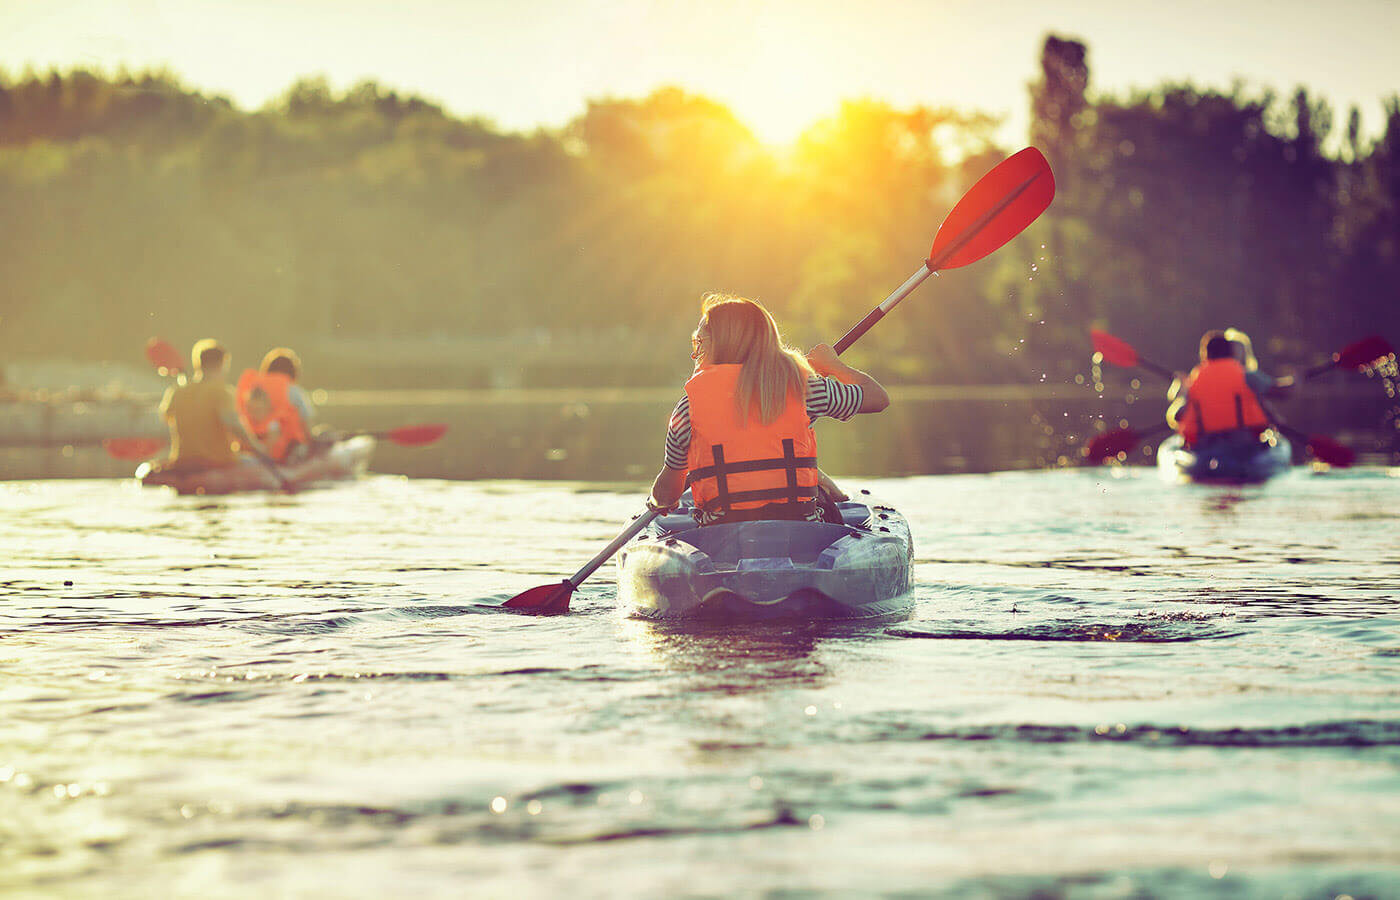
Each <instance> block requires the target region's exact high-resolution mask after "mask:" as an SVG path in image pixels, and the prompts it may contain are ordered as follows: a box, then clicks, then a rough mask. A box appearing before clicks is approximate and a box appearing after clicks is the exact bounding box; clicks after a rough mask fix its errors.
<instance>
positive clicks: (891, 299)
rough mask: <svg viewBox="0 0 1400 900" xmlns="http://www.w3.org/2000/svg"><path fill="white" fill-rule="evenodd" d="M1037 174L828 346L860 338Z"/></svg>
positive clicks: (837, 346)
mask: <svg viewBox="0 0 1400 900" xmlns="http://www.w3.org/2000/svg"><path fill="white" fill-rule="evenodd" d="M1040 177H1041V176H1040V173H1039V172H1037V173H1036V174H1035V175H1032V176H1031V177H1030V178H1027V179H1026V180H1025V181H1023V182H1021V184H1020V185H1018V186H1017V187H1016V189H1015V190H1013V191H1011V193H1009V194H1007V195H1006V196H1005V197H1003V198H1002V199H1001V200H1000V201H998V202H997V204H996V205H995V206H993V207H992V208H991V209H989V210H987V211H986V212H984V213H983V214H982V215H980V216H978V217H977V220H976V221H974V222H973V223H972V224H971V225H969V226H968V227H967V228H965V229H964V230H963V232H962V234H960V235H958V236H957V237H956V238H954V239H953V240H952V241H951V242H949V244H948V246H946V247H944V248H943V249H942V250H940V251H938V253H937V254H936V255H934V256H931V257H929V258H928V259H926V260H925V261H924V264H923V265H922V266H920V267H919V270H918V271H917V272H915V273H914V274H913V275H910V276H909V278H908V280H907V281H905V282H904V283H903V284H901V285H900V286H899V287H898V288H896V289H895V292H894V293H893V294H890V295H889V296H888V297H886V298H885V299H884V300H882V301H880V305H879V306H877V307H875V308H874V309H872V310H871V311H870V312H868V313H866V314H865V318H863V319H861V320H860V321H859V322H857V323H856V324H855V327H854V328H852V329H851V330H850V331H848V332H846V333H845V334H844V335H842V336H841V340H839V341H837V342H836V344H835V346H834V347H833V348H832V349H833V350H835V351H836V355H837V356H840V355H841V354H842V353H844V352H845V351H846V350H847V349H848V348H849V347H850V346H851V345H852V344H854V343H855V342H856V341H858V340H860V336H861V335H863V334H865V333H866V332H867V331H869V330H870V329H871V328H873V327H874V325H875V323H876V322H878V321H880V320H881V319H883V318H884V317H885V314H886V313H888V312H889V311H890V310H892V309H894V308H895V307H896V306H898V305H899V301H901V300H903V299H904V298H905V297H907V296H909V294H910V292H912V291H913V290H914V288H916V287H918V286H919V285H921V284H923V282H924V279H925V278H927V277H929V276H930V275H932V274H933V273H934V272H937V271H938V270H939V269H941V268H943V266H944V265H945V264H946V263H947V262H948V260H950V259H952V258H953V255H954V254H956V253H957V252H958V251H959V250H961V249H962V248H963V247H964V246H966V245H967V242H968V241H970V240H972V239H973V238H975V237H976V236H977V235H978V233H979V232H981V230H982V229H983V228H985V227H986V226H987V224H988V223H989V222H991V221H992V220H993V219H995V218H996V217H997V216H999V215H1001V213H1002V212H1003V211H1005V209H1006V208H1007V207H1008V206H1010V205H1011V204H1012V203H1014V202H1016V199H1017V198H1018V197H1020V196H1021V195H1022V194H1024V193H1025V192H1026V189H1027V188H1029V187H1030V186H1031V185H1032V184H1034V183H1035V182H1036V180H1037V179H1038V178H1040Z"/></svg>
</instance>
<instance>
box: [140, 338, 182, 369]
mask: <svg viewBox="0 0 1400 900" xmlns="http://www.w3.org/2000/svg"><path fill="white" fill-rule="evenodd" d="M146 359H147V360H148V361H149V362H150V364H151V365H153V366H155V367H156V370H157V371H159V372H160V374H162V375H174V374H176V373H177V372H182V371H184V368H185V360H184V358H183V357H182V356H180V351H178V350H176V349H175V348H174V347H173V346H171V345H170V342H169V341H166V340H164V339H163V338H158V337H153V338H151V339H150V340H148V341H146Z"/></svg>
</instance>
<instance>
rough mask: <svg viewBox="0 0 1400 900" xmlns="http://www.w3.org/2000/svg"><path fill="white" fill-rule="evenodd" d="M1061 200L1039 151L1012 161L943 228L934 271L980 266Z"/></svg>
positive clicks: (977, 187)
mask: <svg viewBox="0 0 1400 900" xmlns="http://www.w3.org/2000/svg"><path fill="white" fill-rule="evenodd" d="M1054 198H1055V176H1054V175H1053V174H1052V173H1051V172H1050V164H1049V163H1048V162H1046V161H1045V157H1044V156H1043V155H1042V154H1041V152H1040V151H1039V150H1037V149H1035V148H1034V147H1027V148H1026V149H1024V150H1022V151H1020V152H1019V153H1016V154H1013V155H1011V156H1008V157H1007V158H1006V159H1004V160H1002V161H1001V162H1000V163H998V164H997V166H996V168H994V169H992V171H990V172H988V173H987V174H986V175H983V176H982V177H981V179H979V180H978V182H977V183H976V184H974V185H973V186H972V189H971V190H969V191H968V192H967V193H966V194H964V195H963V198H962V199H961V200H959V201H958V205H957V206H954V207H953V211H952V212H950V213H948V218H946V219H944V220H943V224H942V225H940V226H939V227H938V235H937V236H936V237H935V238H934V239H933V249H932V250H931V251H929V268H930V269H933V270H935V271H936V270H938V269H956V268H957V267H958V266H965V265H967V264H968V263H972V262H976V261H977V260H979V259H981V258H982V257H984V256H986V255H987V254H988V253H991V252H992V251H993V250H995V249H997V248H998V247H1000V246H1002V245H1003V244H1005V243H1006V242H1007V241H1009V240H1011V239H1012V238H1014V237H1015V236H1016V235H1018V234H1020V233H1021V232H1022V231H1024V230H1025V227H1026V226H1027V225H1029V224H1031V223H1032V222H1034V221H1035V220H1036V218H1037V217H1038V216H1039V215H1040V214H1041V213H1043V212H1044V211H1045V208H1046V207H1047V206H1049V205H1050V201H1051V200H1053V199H1054Z"/></svg>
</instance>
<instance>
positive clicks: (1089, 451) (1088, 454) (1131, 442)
mask: <svg viewBox="0 0 1400 900" xmlns="http://www.w3.org/2000/svg"><path fill="white" fill-rule="evenodd" d="M1089 337H1090V339H1091V340H1092V341H1093V343H1094V352H1096V353H1098V354H1099V355H1100V356H1102V357H1103V358H1104V360H1105V361H1106V362H1110V363H1112V364H1113V365H1115V366H1123V367H1125V368H1139V369H1146V370H1147V371H1149V372H1152V373H1154V374H1157V375H1160V376H1161V377H1162V378H1163V379H1165V380H1167V381H1171V380H1173V379H1174V378H1175V377H1176V376H1175V375H1174V374H1172V371H1171V370H1170V369H1168V368H1167V367H1166V366H1162V365H1158V364H1157V363H1154V362H1152V361H1150V360H1146V359H1143V358H1142V357H1141V356H1139V355H1138V352H1137V348H1136V347H1134V346H1133V345H1132V344H1129V343H1128V342H1127V341H1125V340H1123V339H1122V338H1118V337H1114V336H1113V335H1111V334H1108V333H1107V332H1103V331H1094V330H1091V331H1090V332H1089ZM1389 347H1390V345H1389V344H1388V343H1386V342H1385V340H1384V339H1383V338H1379V337H1375V336H1372V337H1368V338H1363V339H1362V340H1360V341H1357V342H1356V343H1354V344H1348V345H1347V346H1346V347H1344V348H1342V349H1341V350H1340V351H1338V352H1337V353H1334V354H1332V362H1331V363H1328V364H1327V365H1325V366H1320V367H1318V368H1316V369H1311V370H1309V371H1308V372H1307V373H1305V376H1304V377H1312V376H1313V375H1318V374H1321V373H1322V372H1327V371H1330V370H1331V369H1334V368H1337V367H1338V366H1342V367H1347V368H1356V369H1360V368H1364V367H1365V366H1367V365H1370V364H1371V363H1372V362H1375V361H1376V360H1377V359H1378V358H1383V357H1384V356H1386V355H1387V353H1386V352H1382V351H1388V350H1389ZM1273 426H1274V427H1275V428H1277V429H1278V430H1279V431H1281V432H1283V433H1284V434H1285V435H1287V436H1288V439H1289V440H1290V441H1293V442H1294V443H1295V444H1298V445H1299V446H1303V447H1306V448H1307V450H1308V452H1309V453H1311V454H1312V455H1313V457H1314V458H1315V459H1318V460H1321V461H1322V462H1325V463H1327V464H1328V465H1329V466H1333V467H1335V468H1338V469H1345V468H1347V467H1348V466H1350V465H1352V464H1353V463H1354V462H1356V453H1355V452H1354V451H1353V450H1352V449H1351V448H1350V447H1348V446H1346V445H1345V444H1342V443H1339V442H1337V441H1334V440H1333V439H1332V438H1329V437H1327V436H1326V435H1324V434H1304V433H1303V432H1301V431H1299V430H1298V429H1296V428H1293V427H1291V426H1288V425H1284V424H1283V423H1282V422H1278V421H1275V422H1274V423H1273ZM1171 430H1172V429H1171V426H1170V425H1165V424H1163V425H1157V426H1154V427H1152V428H1149V429H1147V430H1146V431H1137V430H1136V429H1133V428H1119V429H1116V430H1114V431H1106V432H1104V433H1103V434H1100V435H1096V436H1095V437H1094V439H1093V440H1091V441H1090V442H1089V445H1088V446H1087V447H1085V448H1084V457H1085V460H1086V461H1087V462H1088V463H1089V464H1091V465H1097V464H1099V463H1102V462H1105V461H1107V460H1110V459H1113V458H1114V457H1116V456H1118V455H1119V454H1120V453H1121V454H1126V453H1130V452H1132V450H1133V449H1134V448H1135V447H1137V445H1138V444H1140V443H1142V442H1143V441H1150V440H1155V439H1156V438H1158V437H1164V436H1166V435H1167V434H1169V433H1170V432H1171Z"/></svg>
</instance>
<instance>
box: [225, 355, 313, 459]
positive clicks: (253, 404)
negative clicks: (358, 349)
mask: <svg viewBox="0 0 1400 900" xmlns="http://www.w3.org/2000/svg"><path fill="white" fill-rule="evenodd" d="M300 374H301V359H300V358H299V357H298V356H297V355H296V353H295V352H294V351H292V350H289V349H287V348H286V347H276V348H274V349H272V350H269V351H268V352H267V354H266V355H265V356H264V357H263V360H262V365H260V366H259V367H258V370H257V371H253V370H252V369H247V370H245V371H244V372H243V374H242V375H241V376H240V377H239V379H238V390H237V396H236V403H237V407H238V415H239V418H240V419H241V420H242V421H243V424H244V425H245V426H246V427H247V429H248V430H249V431H250V432H252V433H253V434H254V435H256V436H257V437H258V439H259V440H261V441H262V442H263V443H264V444H265V445H266V447H267V451H268V454H269V455H270V456H271V457H272V458H273V459H274V460H276V461H277V462H294V461H296V460H298V459H302V458H304V457H305V456H306V455H308V454H309V453H310V452H311V448H312V438H311V431H310V425H309V423H310V420H311V415H312V408H311V401H310V400H309V399H308V398H307V396H306V392H305V391H304V390H302V389H301V386H300V385H298V384H297V383H296V381H297V378H298V376H299V375H300Z"/></svg>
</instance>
